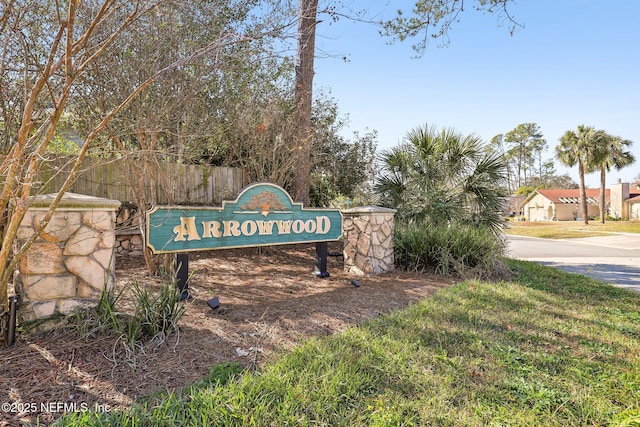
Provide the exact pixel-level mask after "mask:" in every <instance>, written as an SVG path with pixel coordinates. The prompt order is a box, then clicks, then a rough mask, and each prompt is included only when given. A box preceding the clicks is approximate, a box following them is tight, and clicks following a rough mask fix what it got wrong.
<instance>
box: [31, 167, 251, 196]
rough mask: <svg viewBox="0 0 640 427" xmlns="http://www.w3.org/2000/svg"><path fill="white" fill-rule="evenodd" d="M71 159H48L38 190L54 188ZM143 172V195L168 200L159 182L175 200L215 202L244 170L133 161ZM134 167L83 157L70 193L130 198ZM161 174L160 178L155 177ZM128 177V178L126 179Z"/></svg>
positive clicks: (239, 182)
mask: <svg viewBox="0 0 640 427" xmlns="http://www.w3.org/2000/svg"><path fill="white" fill-rule="evenodd" d="M72 160H73V159H70V158H64V157H60V158H57V159H55V160H52V161H51V162H48V163H47V164H46V165H45V166H44V168H43V170H42V173H41V175H40V179H39V181H40V186H39V188H37V190H36V191H37V192H38V193H54V192H57V191H58V190H59V189H60V187H61V186H62V183H63V182H64V180H65V179H66V178H67V176H68V171H69V169H70V168H71V164H72V163H71V161H72ZM135 167H139V168H140V169H139V171H138V172H142V173H143V175H144V177H145V178H144V182H143V184H144V191H145V196H146V199H147V200H149V201H153V202H154V203H158V204H168V203H169V199H168V197H167V194H166V191H165V189H164V186H163V184H164V183H166V187H167V190H168V191H169V193H170V194H171V195H172V198H173V200H172V202H173V203H175V204H181V205H184V204H193V205H219V204H220V203H221V202H222V200H225V199H232V198H234V197H235V196H236V195H237V194H238V193H239V192H240V190H242V188H243V187H244V186H245V185H246V184H247V183H246V182H245V177H244V173H243V171H242V170H241V169H238V168H229V167H218V166H207V165H185V164H180V163H159V169H160V173H157V169H156V167H155V166H154V167H153V168H149V169H148V170H147V169H145V168H143V164H142V162H140V163H138V164H136V165H135ZM135 172H136V171H134V170H132V169H131V166H130V163H129V162H126V161H124V160H122V159H116V160H112V159H101V158H86V159H84V161H83V164H82V171H81V173H80V174H79V176H78V178H77V179H76V181H75V182H74V183H73V185H72V186H71V189H70V191H71V192H73V193H79V194H86V195H89V196H96V197H103V198H106V199H115V200H119V201H121V202H131V203H133V202H134V200H135V199H134V197H133V190H132V186H134V185H138V184H137V179H136V173H135ZM161 175H163V176H164V178H163V179H160V178H159V177H160V176H161ZM130 180H131V181H130Z"/></svg>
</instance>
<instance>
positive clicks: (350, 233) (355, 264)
mask: <svg viewBox="0 0 640 427" xmlns="http://www.w3.org/2000/svg"><path fill="white" fill-rule="evenodd" d="M395 213H396V210H395V209H387V208H381V207H378V206H364V207H358V208H352V209H347V210H344V211H342V215H343V217H344V220H343V237H344V252H343V254H344V269H345V271H346V272H347V273H350V274H355V275H358V276H364V275H376V274H381V273H387V272H390V271H393V270H394V269H395V263H394V258H393V228H394V215H395Z"/></svg>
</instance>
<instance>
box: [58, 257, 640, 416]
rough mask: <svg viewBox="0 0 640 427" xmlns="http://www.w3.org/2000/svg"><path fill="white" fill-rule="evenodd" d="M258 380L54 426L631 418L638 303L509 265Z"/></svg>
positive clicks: (639, 410) (304, 350) (606, 289)
mask: <svg viewBox="0 0 640 427" xmlns="http://www.w3.org/2000/svg"><path fill="white" fill-rule="evenodd" d="M508 264H509V267H510V268H511V269H512V270H513V271H514V273H515V274H516V276H515V277H514V278H513V279H512V280H509V281H504V282H486V281H465V282H461V283H459V284H457V285H455V286H453V287H450V288H447V289H444V290H442V291H439V292H437V293H436V294H434V295H433V296H432V297H430V298H427V299H424V300H422V301H421V302H420V303H418V304H415V305H413V306H411V307H409V308H407V309H405V310H402V311H398V312H394V313H392V314H390V315H386V316H382V317H379V318H377V319H375V320H373V321H370V322H368V323H366V324H364V325H362V326H361V327H357V328H352V329H349V330H348V331H347V332H345V333H342V334H339V335H334V336H331V337H327V338H323V339H313V340H310V341H307V342H306V343H305V344H304V345H301V346H299V347H297V348H295V349H294V350H293V351H291V352H289V353H287V354H282V355H280V356H278V357H276V358H274V359H273V360H272V361H271V362H270V363H267V364H266V365H265V366H263V367H262V368H261V369H260V370H259V371H244V372H242V371H240V369H239V368H237V366H233V365H231V366H229V365H221V366H214V367H213V368H212V371H211V375H210V377H209V378H207V379H206V380H204V381H202V382H200V383H198V384H194V385H193V386H191V387H188V388H186V389H184V390H182V391H180V392H177V393H172V394H168V395H167V394H161V395H156V396H152V397H148V398H146V399H145V400H141V401H139V402H138V403H137V404H136V405H134V406H133V407H132V408H130V409H129V410H127V411H123V412H112V413H99V414H96V413H93V412H84V413H75V414H71V415H69V416H67V417H65V418H64V419H63V420H61V423H62V425H65V426H87V425H95V426H98V425H100V426H102V425H130V426H163V425H166V426H173V425H212V426H285V425H292V426H293V425H295V426H309V425H321V426H363V425H366V426H412V425H414V426H421V425H440V426H459V425H465V426H486V425H505V426H509V425H511V426H516V425H517V426H541V425H542V426H544V425H548V426H560V425H621V426H632V425H636V426H637V425H638V423H640V298H639V297H638V296H637V295H636V294H633V293H630V292H627V291H625V290H622V289H618V288H614V287H612V286H609V285H606V284H603V283H601V282H597V281H594V280H592V279H589V278H586V277H583V276H580V275H574V274H568V273H564V272H561V271H559V270H556V269H552V268H548V267H543V266H539V265H537V264H534V263H528V262H522V261H512V260H509V261H508Z"/></svg>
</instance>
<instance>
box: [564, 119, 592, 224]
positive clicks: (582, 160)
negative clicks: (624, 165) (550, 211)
mask: <svg viewBox="0 0 640 427" xmlns="http://www.w3.org/2000/svg"><path fill="white" fill-rule="evenodd" d="M602 133H603V131H596V130H595V129H594V128H593V127H591V126H585V125H579V126H578V130H577V132H574V131H572V130H568V131H566V132H565V133H564V135H562V137H561V138H560V144H558V145H557V146H556V158H557V159H558V160H559V161H560V163H562V164H563V165H566V166H569V167H573V166H575V165H576V164H577V165H578V176H579V179H580V212H581V214H582V221H583V222H584V224H585V225H588V224H589V217H588V209H587V191H586V188H585V185H584V174H585V172H588V171H589V170H590V168H591V167H592V165H593V163H594V158H595V157H596V156H595V151H596V148H597V146H598V144H597V141H598V140H599V139H600V138H602Z"/></svg>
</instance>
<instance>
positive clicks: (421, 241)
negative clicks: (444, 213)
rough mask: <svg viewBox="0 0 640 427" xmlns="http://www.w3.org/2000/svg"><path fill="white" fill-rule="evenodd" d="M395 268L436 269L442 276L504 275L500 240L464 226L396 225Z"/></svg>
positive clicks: (487, 232) (481, 230) (482, 230)
mask: <svg viewBox="0 0 640 427" xmlns="http://www.w3.org/2000/svg"><path fill="white" fill-rule="evenodd" d="M394 246H395V247H394V252H395V259H396V265H397V266H398V267H400V268H403V269H405V270H415V271H424V270H430V269H433V270H435V272H436V273H438V274H440V275H443V276H450V275H454V274H455V275H458V276H462V277H499V276H503V275H504V274H505V273H506V269H505V267H504V263H503V262H502V258H501V257H502V256H503V255H504V253H505V250H506V243H505V241H504V240H503V239H501V238H497V237H496V236H495V235H494V234H493V233H492V232H491V231H489V230H487V229H485V228H482V227H480V228H479V227H472V226H469V225H464V224H452V225H451V226H443V225H426V226H424V225H422V226H419V225H415V224H414V225H404V226H403V225H399V226H397V227H396V229H395V235H394Z"/></svg>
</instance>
